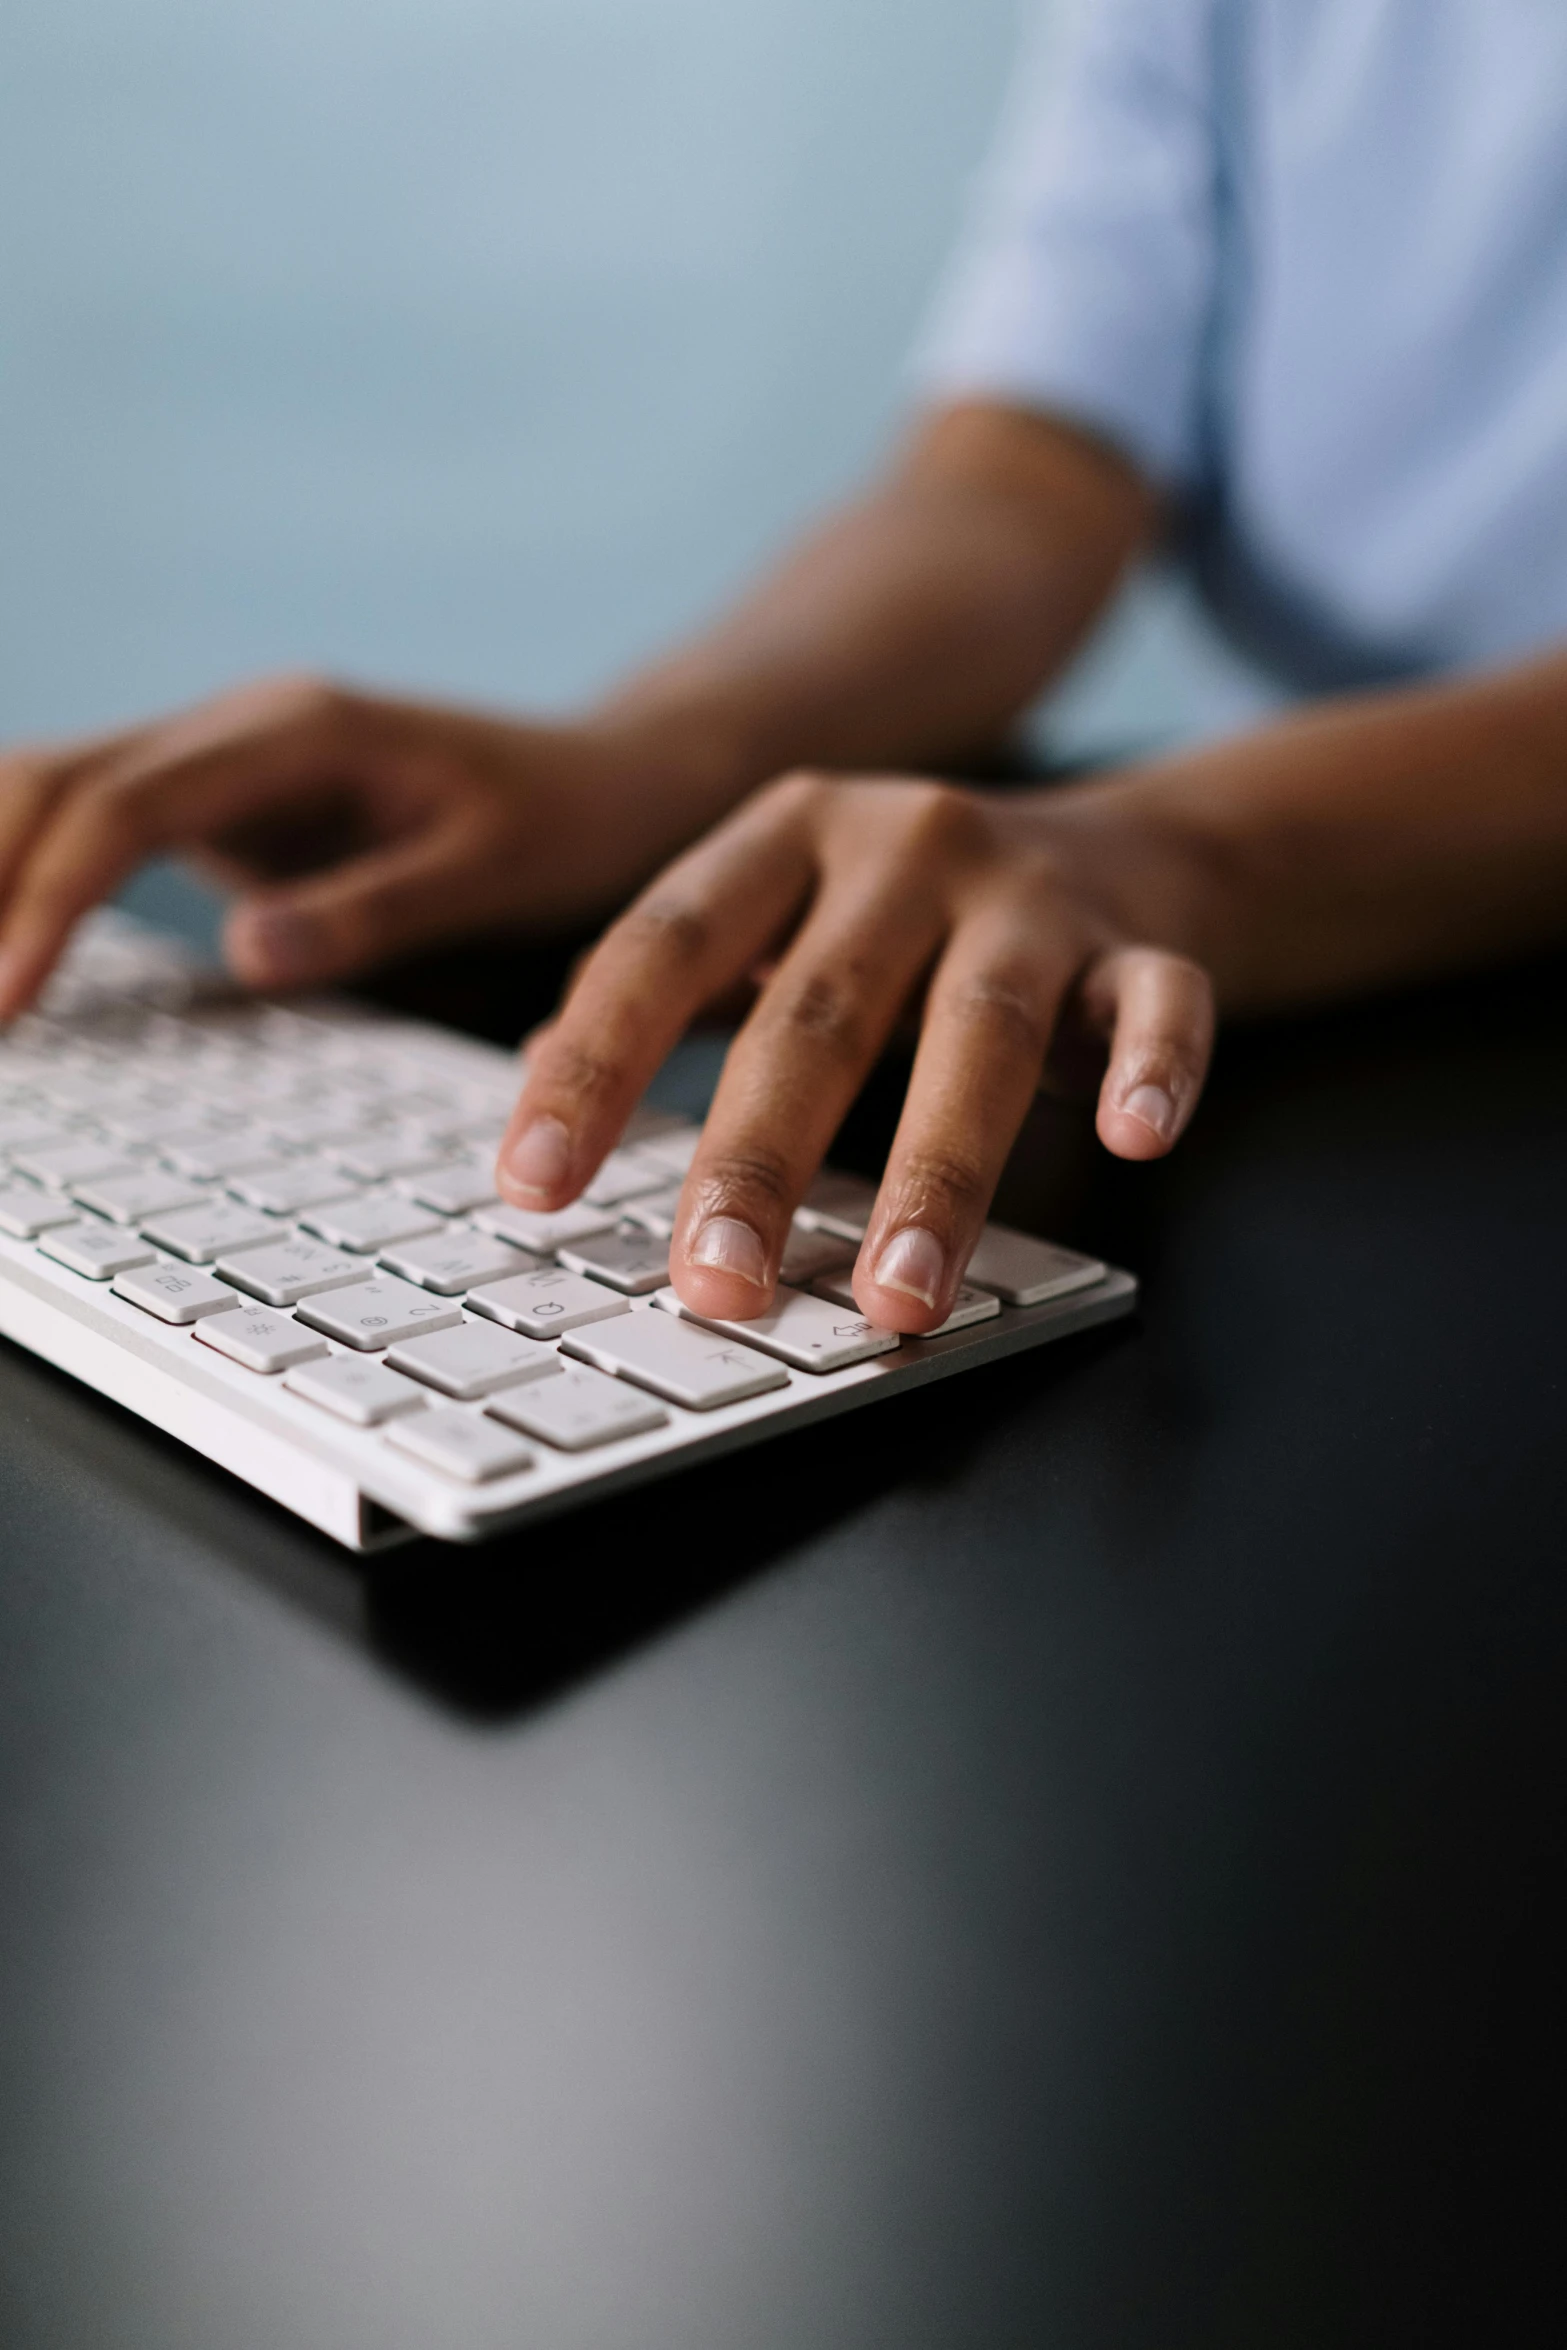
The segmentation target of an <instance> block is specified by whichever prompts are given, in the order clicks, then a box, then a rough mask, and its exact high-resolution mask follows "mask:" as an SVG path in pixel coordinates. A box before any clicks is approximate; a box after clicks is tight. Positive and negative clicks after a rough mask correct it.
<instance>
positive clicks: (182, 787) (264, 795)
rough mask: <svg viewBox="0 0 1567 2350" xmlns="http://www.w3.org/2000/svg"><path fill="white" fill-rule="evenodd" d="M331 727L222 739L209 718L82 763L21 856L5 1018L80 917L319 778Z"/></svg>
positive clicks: (130, 741)
mask: <svg viewBox="0 0 1567 2350" xmlns="http://www.w3.org/2000/svg"><path fill="white" fill-rule="evenodd" d="M325 748H326V744H325V741H324V738H323V735H322V729H321V726H320V724H315V723H311V713H309V712H308V711H306V710H304V709H303V708H302V709H301V713H300V723H298V724H296V725H294V726H293V727H292V728H282V729H280V730H279V731H277V732H274V733H271V734H269V733H268V732H267V731H266V730H265V729H262V728H258V729H257V730H256V731H254V732H253V733H252V734H249V735H247V734H244V733H240V734H238V735H235V736H228V735H221V734H215V733H214V722H213V720H212V719H211V718H210V717H205V716H204V715H203V714H201V713H196V714H193V716H192V718H191V719H189V720H186V721H182V722H180V723H179V724H177V725H175V726H172V727H169V728H160V729H157V730H154V731H151V732H148V733H145V734H140V735H135V736H128V737H125V738H123V740H122V741H121V742H120V744H119V745H118V748H117V749H115V748H111V749H110V750H108V751H107V752H105V751H103V750H101V749H100V751H99V753H98V755H97V756H94V757H89V758H87V759H84V760H82V761H80V762H79V763H78V765H77V767H76V770H75V772H74V773H73V774H71V775H68V776H67V778H66V783H65V788H64V789H63V790H62V791H61V792H59V793H58V794H57V795H56V796H55V799H54V802H53V804H52V805H51V806H50V807H48V808H46V809H45V810H44V811H43V816H42V820H41V822H39V823H37V824H36V825H35V826H34V829H33V832H32V835H31V837H30V838H29V839H28V840H27V842H26V844H25V846H24V847H23V849H22V853H21V855H20V858H19V861H18V866H17V870H16V871H15V872H14V874H13V876H12V881H11V889H10V895H9V900H8V902H7V903H6V905H5V908H4V913H3V918H0V1018H9V1017H11V1016H12V1015H13V1014H14V1013H16V1012H17V1011H19V1010H20V1009H21V1008H22V1007H23V1005H25V1004H26V1003H28V1002H30V1001H31V1000H32V998H33V996H34V995H36V993H37V991H38V989H39V987H41V986H42V984H43V982H44V980H45V979H46V978H47V976H48V974H49V971H50V969H51V968H52V966H53V964H54V963H55V961H56V960H57V958H58V956H59V954H60V951H61V949H62V948H63V947H64V945H65V942H66V940H67V938H68V937H69V936H70V933H71V931H72V929H73V928H74V926H75V924H76V922H77V921H78V920H79V919H80V917H81V916H82V915H83V914H84V913H86V911H87V909H88V908H89V907H90V906H93V905H96V904H97V903H98V902H99V901H100V900H101V899H103V898H105V897H107V896H108V895H109V894H110V893H111V892H112V891H113V890H114V889H115V888H117V887H118V885H119V884H120V883H121V882H122V881H123V880H125V879H126V878H127V876H128V875H129V874H130V873H132V872H134V870H135V869H136V867H137V866H138V865H139V864H141V863H142V862H143V861H144V860H145V859H146V858H147V857H149V856H151V855H155V854H156V853H157V852H158V851H160V850H163V849H167V848H172V847H176V846H183V845H185V844H187V843H190V842H194V841H199V840H200V839H202V838H203V837H204V836H205V835H207V834H209V833H213V832H222V831H223V830H225V829H226V828H227V827H229V826H230V825H232V824H234V823H236V822H238V821H239V820H241V819H242V818H244V817H246V816H248V815H251V814H253V813H254V812H255V811H256V810H257V809H258V808H260V807H261V806H263V805H265V804H267V803H269V802H270V801H271V800H272V799H274V798H275V796H276V794H277V792H278V790H279V789H280V788H283V789H286V788H287V787H288V786H289V785H290V784H291V783H300V782H303V781H305V780H306V779H307V778H308V777H309V776H310V775H312V774H313V773H315V772H317V771H318V768H319V763H320V760H321V758H322V756H323V752H324V750H325Z"/></svg>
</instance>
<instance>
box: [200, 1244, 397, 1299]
mask: <svg viewBox="0 0 1567 2350" xmlns="http://www.w3.org/2000/svg"><path fill="white" fill-rule="evenodd" d="M217 1270H218V1272H219V1273H220V1274H221V1275H222V1276H223V1279H224V1280H225V1281H232V1282H233V1284H234V1286H235V1288H236V1289H244V1290H248V1292H249V1293H250V1295H251V1296H252V1297H259V1298H260V1299H261V1301H262V1303H263V1304H264V1305H269V1306H297V1305H298V1303H299V1301H300V1299H301V1298H302V1297H315V1296H317V1295H319V1294H320V1292H321V1291H323V1290H327V1289H346V1288H347V1287H348V1285H349V1283H350V1282H355V1281H362V1280H363V1279H364V1277H365V1269H364V1265H363V1263H362V1262H356V1260H355V1259H354V1258H353V1257H347V1256H344V1254H343V1253H342V1251H341V1249H335V1248H328V1247H327V1246H326V1245H325V1243H324V1242H322V1241H319V1240H306V1239H304V1238H303V1236H302V1235H298V1234H296V1235H295V1237H294V1238H293V1239H291V1240H279V1241H275V1242H274V1243H273V1245H272V1246H271V1247H270V1248H249V1247H245V1246H243V1245H242V1246H241V1248H240V1249H238V1250H236V1251H235V1252H233V1253H232V1254H231V1253H229V1252H228V1251H227V1250H225V1252H224V1254H223V1255H222V1256H221V1257H219V1259H218V1262H217Z"/></svg>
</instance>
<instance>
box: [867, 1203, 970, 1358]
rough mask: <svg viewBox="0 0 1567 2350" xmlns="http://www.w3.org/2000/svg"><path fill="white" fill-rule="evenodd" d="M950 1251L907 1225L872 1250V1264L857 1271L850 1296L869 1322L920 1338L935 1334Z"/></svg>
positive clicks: (943, 1310)
mask: <svg viewBox="0 0 1567 2350" xmlns="http://www.w3.org/2000/svg"><path fill="white" fill-rule="evenodd" d="M950 1284H951V1266H950V1263H949V1259H948V1252H947V1250H946V1249H945V1248H944V1247H943V1245H942V1243H941V1241H940V1240H938V1239H937V1237H936V1235H935V1233H934V1232H930V1231H927V1230H926V1229H925V1228H924V1227H923V1226H922V1225H918V1224H909V1225H905V1226H904V1228H903V1229H902V1231H900V1232H895V1233H894V1234H893V1235H892V1237H891V1239H890V1240H888V1241H886V1242H885V1243H883V1245H882V1246H881V1247H880V1248H879V1249H878V1250H877V1251H876V1255H875V1261H874V1264H873V1265H861V1266H856V1268H855V1274H854V1295H855V1299H856V1302H857V1303H858V1305H859V1308H860V1311H861V1313H863V1314H864V1316H865V1319H866V1320H867V1322H870V1323H873V1324H874V1326H875V1327H876V1328H877V1329H878V1330H897V1331H900V1332H901V1333H902V1334H903V1335H904V1336H906V1337H909V1338H923V1337H926V1336H928V1335H929V1333H930V1332H931V1331H932V1330H939V1329H940V1328H941V1325H942V1323H943V1322H944V1321H945V1320H946V1318H947V1314H948V1311H949V1307H948V1303H947V1291H948V1288H949V1287H950Z"/></svg>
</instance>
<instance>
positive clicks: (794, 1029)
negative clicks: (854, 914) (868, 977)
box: [768, 968, 871, 1062]
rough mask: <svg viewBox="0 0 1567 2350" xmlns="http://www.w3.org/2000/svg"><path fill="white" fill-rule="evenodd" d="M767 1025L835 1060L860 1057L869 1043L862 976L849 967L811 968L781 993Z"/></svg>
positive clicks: (855, 1060) (868, 1046)
mask: <svg viewBox="0 0 1567 2350" xmlns="http://www.w3.org/2000/svg"><path fill="white" fill-rule="evenodd" d="M768 1025H769V1026H770V1027H775V1028H778V1029H782V1030H784V1031H785V1032H786V1033H787V1034H789V1035H790V1036H792V1037H793V1038H795V1039H796V1040H797V1041H798V1042H800V1043H803V1044H806V1045H809V1046H811V1047H812V1048H814V1049H815V1050H817V1051H818V1052H825V1053H827V1054H830V1055H831V1057H832V1058H833V1059H834V1060H837V1061H849V1062H857V1061H859V1060H861V1059H862V1058H863V1057H864V1056H865V1055H866V1054H867V1052H868V1051H869V1049H870V1045H871V1038H870V1033H869V1024H868V1020H867V1014H866V1005H865V1000H864V975H863V974H862V973H861V972H860V971H858V970H856V969H852V968H851V969H847V970H841V971H813V972H812V973H810V975H809V976H808V977H806V978H804V979H801V980H799V981H798V982H796V983H795V984H794V985H793V986H789V987H786V988H785V989H784V990H783V991H782V992H781V993H780V995H779V998H778V1000H777V1001H776V1002H775V1003H774V1004H772V1005H771V1006H770V1007H769V1018H768Z"/></svg>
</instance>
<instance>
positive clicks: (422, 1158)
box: [327, 1133, 447, 1183]
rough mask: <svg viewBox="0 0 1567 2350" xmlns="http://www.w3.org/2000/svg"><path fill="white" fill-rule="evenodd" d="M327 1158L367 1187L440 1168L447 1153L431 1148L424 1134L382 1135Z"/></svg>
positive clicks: (343, 1147) (341, 1146)
mask: <svg viewBox="0 0 1567 2350" xmlns="http://www.w3.org/2000/svg"><path fill="white" fill-rule="evenodd" d="M327 1156H328V1157H329V1158H330V1159H331V1160H332V1162H333V1164H334V1166H338V1167H341V1168H342V1169H343V1171H344V1173H345V1174H348V1175H357V1176H359V1177H360V1178H361V1180H362V1181H364V1182H366V1183H384V1182H385V1181H386V1180H387V1178H388V1176H391V1175H418V1174H421V1173H422V1172H423V1171H424V1170H425V1169H426V1168H429V1167H438V1166H439V1165H440V1164H441V1162H442V1161H443V1160H444V1159H445V1158H446V1156H447V1153H446V1152H445V1151H443V1150H442V1149H440V1147H439V1146H438V1145H436V1146H432V1145H431V1143H430V1141H429V1139H428V1137H427V1136H425V1135H423V1134H396V1133H383V1134H364V1135H360V1136H358V1137H357V1138H356V1139H355V1140H354V1141H352V1142H346V1143H340V1144H339V1145H338V1146H337V1148H336V1149H335V1150H332V1151H329V1152H328V1153H327Z"/></svg>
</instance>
